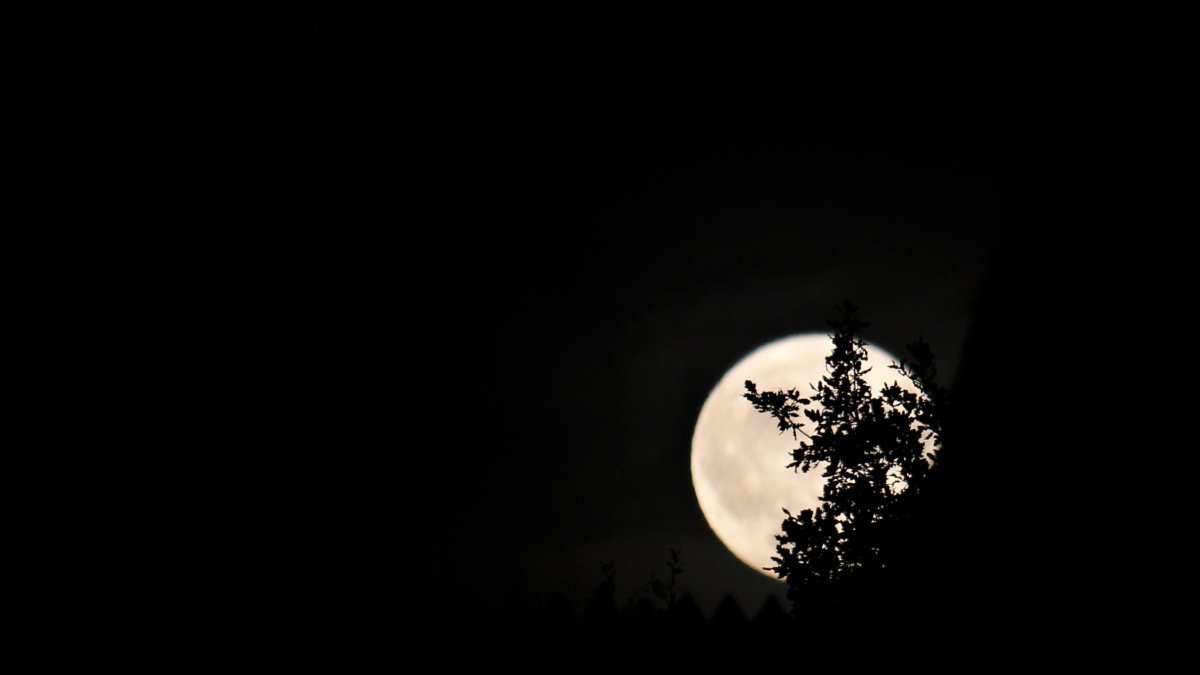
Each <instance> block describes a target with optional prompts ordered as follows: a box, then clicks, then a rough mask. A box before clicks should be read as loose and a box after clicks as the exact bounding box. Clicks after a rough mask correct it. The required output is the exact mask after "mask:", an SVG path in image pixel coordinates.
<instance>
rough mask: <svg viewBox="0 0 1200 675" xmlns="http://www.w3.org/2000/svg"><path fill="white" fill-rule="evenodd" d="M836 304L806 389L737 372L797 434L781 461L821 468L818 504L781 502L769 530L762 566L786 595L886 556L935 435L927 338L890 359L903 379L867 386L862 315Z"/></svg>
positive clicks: (936, 406)
mask: <svg viewBox="0 0 1200 675" xmlns="http://www.w3.org/2000/svg"><path fill="white" fill-rule="evenodd" d="M840 309H841V318H840V319H838V320H836V321H830V322H829V325H830V327H831V328H832V329H833V333H832V335H831V336H830V337H831V338H832V340H833V351H832V353H831V354H830V355H829V356H827V357H826V358H825V368H826V373H827V374H826V375H825V376H824V377H823V378H822V379H821V381H820V382H818V383H817V384H815V385H810V386H811V388H812V393H811V394H810V395H808V396H801V394H800V392H799V391H798V390H796V389H789V390H786V391H783V390H779V391H764V392H759V391H758V388H757V387H756V385H755V384H754V383H753V382H751V381H749V380H747V381H746V394H745V397H746V399H748V400H749V401H750V402H751V403H752V404H753V405H754V407H755V408H756V409H757V410H758V411H759V412H763V413H767V414H769V415H771V416H772V417H773V418H774V419H775V421H776V423H777V424H778V426H779V430H780V432H790V433H791V434H792V436H793V438H795V439H797V440H799V446H798V447H796V448H795V449H794V450H792V462H791V463H790V464H788V468H790V469H793V470H797V471H804V472H808V471H811V470H813V469H820V470H821V472H822V476H823V477H824V478H825V486H824V490H823V492H822V495H821V504H820V506H818V507H817V508H816V509H805V510H803V511H801V512H800V513H799V514H796V515H793V514H792V513H790V512H788V511H787V510H786V509H785V510H784V513H785V514H786V518H785V519H784V521H783V528H782V529H783V533H782V534H780V535H777V536H776V540H777V542H778V543H777V545H776V552H777V555H776V556H775V557H774V558H772V560H774V561H775V563H776V565H775V566H774V567H773V568H768V569H771V570H773V571H774V572H775V573H776V574H778V575H779V576H780V577H781V578H783V579H785V580H786V581H787V583H788V586H789V595H791V596H792V597H793V599H795V593H796V592H798V591H799V590H800V589H803V588H805V587H808V586H811V585H812V584H814V583H819V582H843V581H849V580H853V579H861V578H863V577H864V576H865V575H868V574H870V573H872V572H877V571H879V570H881V569H883V568H885V567H886V566H887V560H888V556H889V555H891V554H892V553H893V550H892V549H893V548H894V547H893V546H891V545H889V541H891V540H892V537H894V528H895V526H896V524H897V523H899V522H902V521H903V520H904V519H905V516H906V514H907V513H909V512H910V511H911V508H912V507H911V504H912V502H913V500H914V498H915V497H916V496H917V495H918V494H919V492H920V489H921V486H922V485H923V483H924V482H925V480H926V478H927V477H928V476H929V473H930V471H931V469H932V466H933V464H932V463H933V461H934V459H935V455H936V452H937V449H938V448H939V447H940V443H941V439H940V437H941V422H940V420H941V419H942V409H943V407H944V406H945V399H946V395H945V390H944V389H943V388H942V387H940V386H939V385H937V384H936V382H935V378H936V375H937V370H936V368H935V366H934V358H933V353H932V352H931V351H930V349H929V346H928V345H927V344H926V343H925V342H924V341H918V342H916V343H914V344H911V345H908V346H907V349H908V353H909V355H910V357H911V360H902V361H900V362H899V363H894V364H892V365H891V367H892V368H894V369H895V370H897V371H898V372H899V373H900V375H901V376H903V377H904V378H905V379H907V380H908V381H909V382H911V383H912V389H906V388H904V387H902V386H900V384H899V383H898V382H893V383H891V384H889V385H886V386H884V387H883V388H882V389H881V390H880V391H879V392H878V394H875V393H874V392H873V391H872V389H871V387H870V385H868V384H867V382H866V380H865V379H864V375H866V373H868V372H869V371H870V368H868V367H867V366H866V361H867V351H866V346H865V343H864V342H863V341H862V339H861V338H860V337H859V333H860V331H861V330H862V329H863V328H865V327H866V325H867V324H865V323H863V322H862V321H860V320H859V319H858V315H857V309H856V308H855V307H854V305H852V304H850V303H849V302H846V303H843V304H842V306H841V308H840ZM801 413H803V415H804V418H806V419H807V420H808V421H809V422H811V423H812V425H813V429H812V430H811V431H808V430H806V429H805V426H806V425H805V423H804V422H802V421H801V418H800V414H801Z"/></svg>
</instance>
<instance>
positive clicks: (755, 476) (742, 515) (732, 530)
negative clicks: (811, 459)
mask: <svg viewBox="0 0 1200 675" xmlns="http://www.w3.org/2000/svg"><path fill="white" fill-rule="evenodd" d="M832 351H833V341H832V340H830V339H829V337H828V336H826V335H819V334H809V335H797V336H793V337H788V338H783V339H781V340H777V341H775V342H772V343H770V344H767V345H764V346H762V347H759V348H758V349H756V350H755V351H753V352H751V353H750V354H749V355H747V356H746V357H745V358H743V359H742V360H741V361H739V362H738V363H737V364H736V365H734V366H733V368H730V369H729V372H727V373H725V376H724V377H722V378H721V381H720V382H718V383H717V386H716V387H715V388H714V389H713V390H712V393H710V394H709V395H708V399H707V400H705V401H704V407H702V408H701V409H700V417H699V418H698V419H697V420H696V431H695V432H694V433H693V435H692V484H693V485H695V487H696V498H697V500H699V502H700V509H701V510H702V511H703V512H704V517H705V518H707V519H708V524H709V525H710V526H711V527H712V529H713V531H714V532H716V533H717V536H718V537H720V539H721V541H722V542H723V543H724V544H725V546H727V547H728V548H729V550H730V551H733V553H734V555H736V556H737V557H738V558H740V559H741V561H742V562H744V563H746V564H747V565H749V566H750V567H753V568H754V569H756V570H758V571H760V572H762V573H763V574H765V575H767V576H769V577H771V578H772V579H774V578H776V577H775V574H774V573H773V572H768V571H765V570H764V569H763V568H765V567H773V566H774V563H773V562H772V561H771V556H773V555H775V535H777V534H780V533H781V532H782V527H781V524H782V523H783V519H784V517H785V516H784V513H783V510H782V509H784V508H786V509H787V510H789V511H791V512H792V513H794V514H795V513H799V512H800V511H802V510H804V509H811V508H816V507H817V505H818V504H819V503H820V501H819V498H820V495H821V489H822V486H823V485H824V482H825V481H824V479H823V478H821V468H820V467H814V468H813V469H812V470H811V471H809V472H808V473H804V472H803V471H800V472H793V471H792V470H791V469H788V468H787V465H788V464H789V463H791V461H792V457H791V450H792V449H794V448H796V447H799V444H800V441H801V440H803V438H799V439H793V438H792V435H791V434H790V433H786V432H785V433H782V434H781V433H779V428H778V426H776V421H775V419H774V418H773V417H771V416H770V415H767V414H766V413H760V412H758V411H757V410H755V409H754V406H753V405H751V404H750V402H749V401H747V400H746V399H745V398H742V394H744V393H746V387H745V382H746V380H750V381H752V382H754V383H755V384H756V385H758V390H759V391H760V392H761V391H770V390H776V389H785V390H786V389H797V390H799V391H800V392H801V396H806V395H807V394H808V392H811V391H812V390H811V389H810V388H809V385H810V384H816V383H817V382H818V381H819V380H820V379H821V378H822V377H824V376H825V357H826V356H828V355H829V354H830V352H832ZM895 360H896V359H895V357H893V356H892V355H891V354H888V353H887V352H885V351H883V350H882V349H880V348H878V347H875V346H872V345H867V362H866V364H864V365H865V366H867V367H869V368H870V369H871V370H870V372H868V373H867V374H866V375H865V376H864V379H865V380H866V381H867V384H869V385H871V390H872V391H873V392H875V393H878V392H879V390H880V388H881V387H882V386H883V385H885V384H889V383H892V382H900V383H901V384H902V385H904V384H907V383H906V382H904V378H903V377H902V376H901V375H900V373H898V372H897V371H895V370H892V369H891V368H888V366H890V365H891V364H892V362H893V361H895ZM905 388H910V387H905ZM800 419H801V421H803V422H804V425H805V426H804V428H805V429H806V430H808V429H811V428H812V426H813V424H812V422H811V421H809V420H808V419H807V418H805V417H803V415H801V418H800Z"/></svg>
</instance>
